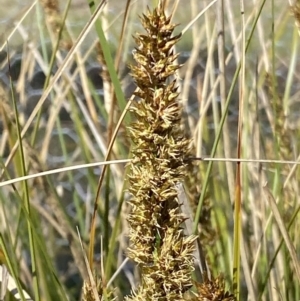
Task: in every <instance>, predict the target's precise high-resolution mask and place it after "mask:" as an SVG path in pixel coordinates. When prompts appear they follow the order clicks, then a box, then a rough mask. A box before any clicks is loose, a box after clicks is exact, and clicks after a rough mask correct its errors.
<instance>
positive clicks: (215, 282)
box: [196, 276, 236, 301]
mask: <svg viewBox="0 0 300 301" xmlns="http://www.w3.org/2000/svg"><path fill="white" fill-rule="evenodd" d="M196 288H197V291H198V296H197V300H198V301H235V300H236V298H235V297H234V295H232V294H231V293H230V292H228V291H226V290H225V282H224V279H223V278H222V277H221V276H219V277H217V278H212V279H211V280H209V279H207V278H206V279H205V281H204V282H203V283H197V284H196Z"/></svg>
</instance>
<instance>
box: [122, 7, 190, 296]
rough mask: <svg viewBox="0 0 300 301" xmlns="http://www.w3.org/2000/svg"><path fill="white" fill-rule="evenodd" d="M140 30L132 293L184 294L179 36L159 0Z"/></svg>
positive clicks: (186, 259) (186, 260)
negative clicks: (136, 271) (137, 275)
mask: <svg viewBox="0 0 300 301" xmlns="http://www.w3.org/2000/svg"><path fill="white" fill-rule="evenodd" d="M141 22H142V24H143V27H144V28H145V30H146V34H138V35H137V36H136V37H135V41H136V44H137V47H136V49H135V52H134V59H135V61H136V65H134V66H131V71H132V76H133V78H134V80H135V83H136V85H137V90H136V92H135V95H136V96H137V97H138V98H139V100H138V101H137V102H136V104H135V106H134V107H133V109H132V112H133V114H134V116H135V122H134V123H133V124H132V126H131V127H130V128H129V132H130V136H131V138H132V141H133V145H134V146H133V150H132V157H133V160H132V163H131V174H130V176H129V180H130V192H131V194H132V200H131V201H130V203H131V206H132V212H131V214H130V216H129V218H128V222H129V224H130V234H129V237H130V242H131V246H130V248H129V250H128V254H129V257H131V258H132V259H133V260H134V261H135V262H137V263H139V265H140V267H141V278H142V284H141V287H140V289H139V290H138V292H136V294H135V295H134V296H133V297H131V299H132V300H151V301H152V300H183V294H184V292H185V291H186V290H188V289H189V288H190V287H191V286H192V282H191V271H192V266H193V256H192V253H193V249H194V240H195V237H194V236H189V237H185V236H184V234H183V230H182V223H183V222H184V220H185V217H184V216H183V214H182V213H181V212H180V203H179V200H178V198H177V188H176V185H177V184H178V183H179V182H182V181H183V177H184V174H185V168H186V164H185V163H184V159H185V158H186V156H187V154H188V152H189V147H188V145H189V141H188V140H187V139H185V138H184V134H183V132H182V129H181V105H180V103H179V102H178V100H177V97H178V92H177V86H176V81H175V79H173V80H171V79H170V77H171V76H173V75H174V73H175V71H176V70H177V69H178V68H179V67H180V66H179V65H177V64H176V63H175V60H176V58H177V57H178V54H175V53H174V52H173V50H172V47H173V46H174V44H175V43H176V42H177V41H178V40H179V38H180V35H177V36H172V33H173V30H174V28H175V27H176V25H174V24H171V18H170V17H166V15H165V14H164V10H163V5H162V3H161V2H160V4H159V5H158V8H156V9H155V10H154V11H153V12H150V11H148V13H147V15H143V16H142V18H141Z"/></svg>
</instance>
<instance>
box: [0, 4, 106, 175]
mask: <svg viewBox="0 0 300 301" xmlns="http://www.w3.org/2000/svg"><path fill="white" fill-rule="evenodd" d="M104 4H105V1H104V0H103V1H102V2H101V3H100V4H99V5H98V7H97V9H96V10H95V12H94V14H93V15H92V16H91V18H90V20H89V22H88V23H87V24H86V25H85V27H84V29H83V30H82V32H81V33H80V35H79V37H78V39H77V40H76V42H75V43H74V45H73V46H72V48H71V50H70V51H69V52H68V54H67V56H66V58H65V59H64V61H63V63H62V64H61V65H60V67H59V68H58V70H57V72H56V73H55V75H54V76H53V78H52V80H51V82H50V83H49V86H48V87H47V88H46V90H45V91H44V93H43V95H42V97H41V98H40V100H39V101H38V103H37V104H36V106H35V108H34V110H33V111H32V113H31V115H30V116H29V118H28V120H27V122H26V124H25V125H24V127H23V130H22V132H21V138H23V137H24V135H25V134H26V132H27V130H28V129H29V127H30V125H31V123H32V122H33V120H34V118H35V116H36V115H37V113H38V112H39V111H40V109H41V107H42V105H43V104H44V102H45V100H46V99H47V96H48V95H49V93H50V92H51V90H52V89H53V87H54V85H55V83H56V82H57V81H58V79H59V78H60V76H61V75H62V73H63V72H64V70H65V68H66V67H67V65H68V63H69V62H70V61H71V59H72V57H73V56H74V54H75V52H76V51H77V50H78V48H79V46H80V45H81V43H82V42H83V41H84V38H85V37H86V35H87V34H88V33H89V31H90V29H91V28H92V26H93V25H94V23H95V22H96V21H97V19H98V17H99V15H100V13H101V11H102V8H103V5H104ZM18 145H19V143H18V142H16V144H15V145H14V147H13V148H12V150H11V152H10V154H9V156H8V158H7V159H6V162H5V164H4V165H5V167H7V166H8V164H9V163H10V161H11V159H12V158H13V156H14V154H15V152H16V150H17V148H18ZM3 174H4V170H3V171H2V172H1V175H0V178H2V177H3Z"/></svg>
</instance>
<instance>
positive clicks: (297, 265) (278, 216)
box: [264, 185, 300, 283]
mask: <svg viewBox="0 0 300 301" xmlns="http://www.w3.org/2000/svg"><path fill="white" fill-rule="evenodd" d="M264 194H265V198H266V199H267V201H268V203H269V205H270V207H271V210H272V212H273V215H274V218H275V221H276V223H277V225H278V228H279V230H280V232H281V234H282V237H283V239H284V241H285V243H286V246H287V248H288V250H289V253H290V256H291V258H292V262H293V265H294V268H295V272H296V275H297V278H298V281H299V283H300V263H299V260H298V256H297V252H296V250H295V247H294V245H293V243H292V241H291V239H290V236H289V234H288V232H287V230H286V227H285V225H284V222H283V220H282V216H281V214H280V211H279V209H278V207H277V205H276V201H275V199H274V197H273V195H272V193H271V191H270V190H269V189H268V187H267V186H266V185H265V186H264Z"/></svg>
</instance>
